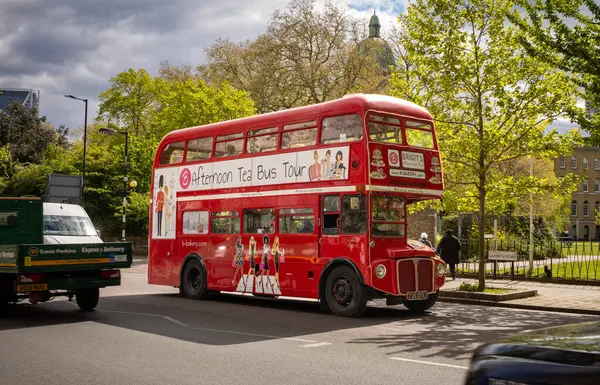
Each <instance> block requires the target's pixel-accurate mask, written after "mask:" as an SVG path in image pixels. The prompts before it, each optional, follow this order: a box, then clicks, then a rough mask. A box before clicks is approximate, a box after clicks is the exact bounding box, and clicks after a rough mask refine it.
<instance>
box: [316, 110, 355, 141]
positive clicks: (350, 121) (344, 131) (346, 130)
mask: <svg viewBox="0 0 600 385" xmlns="http://www.w3.org/2000/svg"><path fill="white" fill-rule="evenodd" d="M362 138H363V127H362V119H361V118H360V115H358V114H351V115H342V116H331V117H328V118H325V119H323V128H322V130H321V143H322V144H328V143H340V142H353V141H356V140H361V139H362Z"/></svg>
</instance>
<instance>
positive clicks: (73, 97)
mask: <svg viewBox="0 0 600 385" xmlns="http://www.w3.org/2000/svg"><path fill="white" fill-rule="evenodd" d="M65 98H71V99H75V100H81V101H82V102H84V103H85V120H84V122H83V170H82V172H81V175H82V176H81V205H82V206H83V201H84V191H85V190H84V186H85V149H86V144H87V111H88V100H87V99H82V98H78V97H76V96H73V95H65Z"/></svg>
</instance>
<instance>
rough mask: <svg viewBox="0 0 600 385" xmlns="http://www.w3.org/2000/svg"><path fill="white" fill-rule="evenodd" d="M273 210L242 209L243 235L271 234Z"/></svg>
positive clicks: (273, 227) (273, 223)
mask: <svg viewBox="0 0 600 385" xmlns="http://www.w3.org/2000/svg"><path fill="white" fill-rule="evenodd" d="M274 232H275V209H244V233H246V234H273V233H274Z"/></svg>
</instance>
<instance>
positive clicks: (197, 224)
mask: <svg viewBox="0 0 600 385" xmlns="http://www.w3.org/2000/svg"><path fill="white" fill-rule="evenodd" d="M183 233H184V234H208V211H185V212H184V213H183Z"/></svg>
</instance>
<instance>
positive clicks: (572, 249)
mask: <svg viewBox="0 0 600 385" xmlns="http://www.w3.org/2000/svg"><path fill="white" fill-rule="evenodd" d="M484 247H485V252H484V255H485V258H486V266H485V270H486V276H488V277H491V278H493V277H496V278H498V277H510V278H513V279H514V278H519V279H524V278H529V279H541V278H544V279H557V280H575V281H598V283H600V242H597V241H593V242H592V241H561V240H545V241H536V242H535V243H534V245H533V270H532V271H531V273H530V271H529V270H530V263H529V240H528V239H527V240H525V239H524V240H510V241H500V242H498V243H497V245H494V240H493V239H486V240H485V245H484ZM478 249H479V242H478V240H471V239H470V240H461V263H460V264H459V265H458V266H457V272H458V273H459V274H460V275H463V276H472V275H476V274H478V272H479V259H478V257H477V255H478ZM490 250H498V251H511V252H513V255H514V253H516V256H517V258H516V260H515V261H500V260H498V261H492V260H489V259H488V256H489V252H490Z"/></svg>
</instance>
